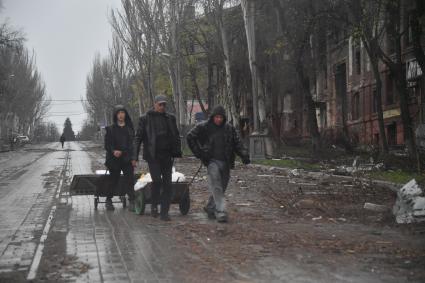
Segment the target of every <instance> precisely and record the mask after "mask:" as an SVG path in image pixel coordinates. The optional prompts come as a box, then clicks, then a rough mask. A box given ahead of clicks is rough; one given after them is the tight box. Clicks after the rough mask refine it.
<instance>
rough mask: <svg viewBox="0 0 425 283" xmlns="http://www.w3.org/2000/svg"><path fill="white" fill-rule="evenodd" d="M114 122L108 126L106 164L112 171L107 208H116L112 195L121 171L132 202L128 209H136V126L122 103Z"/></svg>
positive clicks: (116, 108)
mask: <svg viewBox="0 0 425 283" xmlns="http://www.w3.org/2000/svg"><path fill="white" fill-rule="evenodd" d="M113 121H114V123H113V124H112V125H110V126H108V127H106V135H105V150H106V161H105V165H106V167H107V168H108V170H109V173H110V182H109V186H108V191H107V198H106V209H107V210H114V205H113V204H112V197H113V196H114V190H115V189H116V188H117V186H118V182H119V178H120V175H121V171H122V172H123V175H124V176H123V182H122V184H123V186H124V187H123V188H122V189H123V191H124V192H125V193H127V195H128V198H129V201H130V204H129V207H128V209H129V210H130V211H133V210H134V168H133V165H132V163H131V154H132V152H133V140H134V127H133V123H132V121H131V118H130V116H129V115H128V112H127V110H126V109H125V108H124V106H122V105H117V106H115V109H114V113H113Z"/></svg>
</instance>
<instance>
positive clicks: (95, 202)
mask: <svg viewBox="0 0 425 283" xmlns="http://www.w3.org/2000/svg"><path fill="white" fill-rule="evenodd" d="M98 205H99V198H98V197H95V198H94V209H95V210H97V206H98Z"/></svg>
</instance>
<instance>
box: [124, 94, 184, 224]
mask: <svg viewBox="0 0 425 283" xmlns="http://www.w3.org/2000/svg"><path fill="white" fill-rule="evenodd" d="M166 106H167V98H166V96H165V95H158V96H156V97H155V99H154V108H153V109H152V110H149V111H148V112H147V113H146V114H145V115H143V116H142V117H140V119H139V126H138V128H137V131H136V136H135V139H134V147H133V156H132V163H133V166H134V167H136V166H137V160H138V159H139V151H140V145H141V144H142V143H143V159H144V160H146V161H147V163H148V167H149V172H150V175H151V178H152V206H151V213H152V216H153V217H158V205H159V204H161V210H160V213H159V214H160V219H161V220H164V221H170V220H171V219H170V216H169V213H168V212H169V210H170V203H171V198H172V168H173V162H174V158H177V157H182V151H181V140H180V133H179V130H178V129H177V124H176V118H175V117H174V116H173V115H172V114H169V113H167V112H166ZM161 189H162V193H161Z"/></svg>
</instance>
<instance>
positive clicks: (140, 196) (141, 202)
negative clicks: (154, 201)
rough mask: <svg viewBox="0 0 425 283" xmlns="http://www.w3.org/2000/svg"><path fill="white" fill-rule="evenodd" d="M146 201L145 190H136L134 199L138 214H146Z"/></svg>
mask: <svg viewBox="0 0 425 283" xmlns="http://www.w3.org/2000/svg"><path fill="white" fill-rule="evenodd" d="M145 208H146V202H145V194H144V193H143V190H140V191H137V192H136V199H135V200H134V210H135V212H136V214H139V215H143V214H145Z"/></svg>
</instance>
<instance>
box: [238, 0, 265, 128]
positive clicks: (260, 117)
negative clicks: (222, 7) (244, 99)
mask: <svg viewBox="0 0 425 283" xmlns="http://www.w3.org/2000/svg"><path fill="white" fill-rule="evenodd" d="M241 6H242V11H243V17H244V23H245V32H246V38H247V43H248V55H249V67H250V69H251V77H252V103H253V112H254V113H253V120H254V132H258V131H262V130H265V129H263V128H262V127H263V124H264V122H265V119H266V117H265V113H266V111H265V97H264V95H263V89H262V85H261V80H260V78H259V73H258V68H257V62H256V59H257V55H256V52H257V51H256V41H255V2H254V1H252V0H242V1H241Z"/></svg>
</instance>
